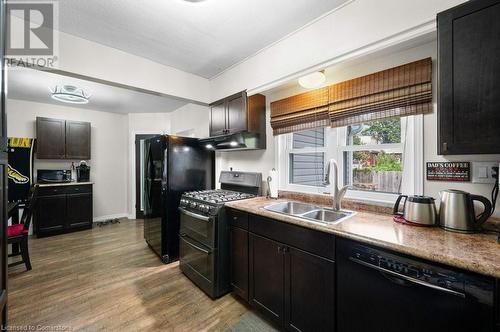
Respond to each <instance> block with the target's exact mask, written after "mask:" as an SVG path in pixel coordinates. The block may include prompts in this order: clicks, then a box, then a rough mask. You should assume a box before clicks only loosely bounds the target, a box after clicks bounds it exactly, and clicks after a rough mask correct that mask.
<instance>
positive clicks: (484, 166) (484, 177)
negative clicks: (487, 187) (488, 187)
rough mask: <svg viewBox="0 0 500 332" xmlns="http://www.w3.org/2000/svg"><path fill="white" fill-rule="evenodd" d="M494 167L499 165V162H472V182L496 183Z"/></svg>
mask: <svg viewBox="0 0 500 332" xmlns="http://www.w3.org/2000/svg"><path fill="white" fill-rule="evenodd" d="M493 167H498V162H495V161H492V162H489V161H473V162H472V183H492V184H494V183H496V182H497V180H496V179H495V178H494V177H493Z"/></svg>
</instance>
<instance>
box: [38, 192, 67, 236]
mask: <svg viewBox="0 0 500 332" xmlns="http://www.w3.org/2000/svg"><path fill="white" fill-rule="evenodd" d="M37 207H38V208H37V211H36V215H35V220H36V233H37V235H42V234H49V233H54V232H60V231H62V230H64V228H65V220H66V195H53V196H46V197H45V196H42V197H38V203H37Z"/></svg>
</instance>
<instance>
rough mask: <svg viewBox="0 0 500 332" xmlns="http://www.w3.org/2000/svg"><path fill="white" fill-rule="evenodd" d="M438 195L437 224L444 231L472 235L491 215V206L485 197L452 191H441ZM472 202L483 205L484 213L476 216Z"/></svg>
mask: <svg viewBox="0 0 500 332" xmlns="http://www.w3.org/2000/svg"><path fill="white" fill-rule="evenodd" d="M439 195H440V196H441V205H440V208H439V224H440V226H441V227H443V228H444V229H446V230H450V231H455V232H463V233H473V232H476V231H478V230H479V229H480V226H481V225H482V224H483V223H484V222H485V221H486V220H487V219H488V218H489V217H490V215H491V211H492V204H491V202H490V201H489V200H488V199H487V198H486V197H483V196H479V195H472V194H470V193H468V192H465V191H461V190H454V189H448V190H443V191H441V192H440V193H439ZM474 201H478V202H480V203H482V204H483V205H484V211H483V212H482V213H481V214H480V215H476V212H475V209H474Z"/></svg>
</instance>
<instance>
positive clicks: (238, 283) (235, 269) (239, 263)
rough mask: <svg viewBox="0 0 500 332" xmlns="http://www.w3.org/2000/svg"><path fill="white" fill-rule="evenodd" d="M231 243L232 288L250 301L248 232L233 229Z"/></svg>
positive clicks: (236, 228) (230, 234)
mask: <svg viewBox="0 0 500 332" xmlns="http://www.w3.org/2000/svg"><path fill="white" fill-rule="evenodd" d="M229 241H230V250H231V252H230V260H231V286H232V287H233V291H234V292H235V293H236V294H237V295H239V296H240V297H241V298H243V299H244V300H246V301H248V232H247V231H245V230H243V229H241V228H238V227H231V229H230V232H229Z"/></svg>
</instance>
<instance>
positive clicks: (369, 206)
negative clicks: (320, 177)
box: [279, 190, 393, 214]
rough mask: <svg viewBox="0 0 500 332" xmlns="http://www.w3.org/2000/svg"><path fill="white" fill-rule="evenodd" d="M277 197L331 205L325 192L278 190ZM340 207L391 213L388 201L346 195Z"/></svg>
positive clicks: (329, 197)
mask: <svg viewBox="0 0 500 332" xmlns="http://www.w3.org/2000/svg"><path fill="white" fill-rule="evenodd" d="M279 198H284V199H291V200H296V201H301V202H305V203H309V204H318V205H325V206H331V205H332V196H331V195H327V194H313V193H304V192H297V191H286V190H280V191H279ZM342 208H344V209H348V210H355V211H366V212H373V213H382V214H392V209H393V204H392V203H390V202H383V201H375V200H362V199H357V198H350V197H346V198H344V199H343V200H342Z"/></svg>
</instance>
